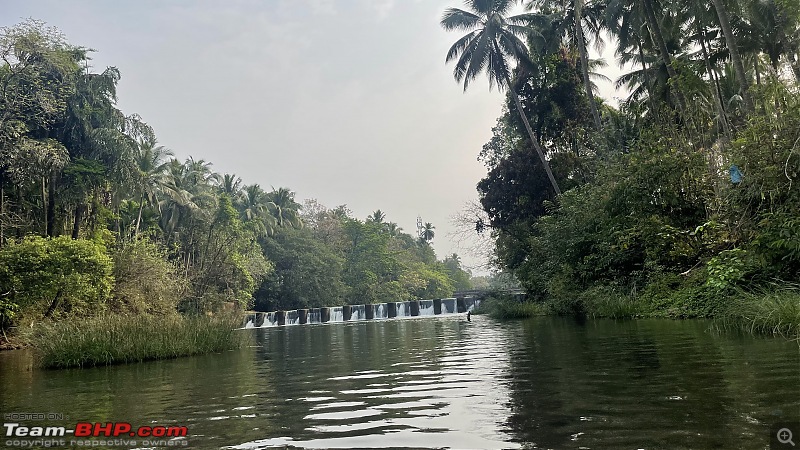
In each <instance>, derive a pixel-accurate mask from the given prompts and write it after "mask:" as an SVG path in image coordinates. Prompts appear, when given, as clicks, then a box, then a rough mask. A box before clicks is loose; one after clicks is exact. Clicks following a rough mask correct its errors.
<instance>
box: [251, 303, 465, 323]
mask: <svg viewBox="0 0 800 450" xmlns="http://www.w3.org/2000/svg"><path fill="white" fill-rule="evenodd" d="M480 303H481V298H479V297H459V298H436V299H429V300H412V301H408V302H388V303H372V304H366V305H344V306H332V307H322V308H311V309H294V310H288V311H271V312H256V313H250V314H247V315H246V316H245V317H244V323H243V325H242V327H243V328H265V327H275V326H291V325H306V324H308V325H314V324H322V323H330V322H354V321H363V320H386V319H406V318H411V317H434V316H444V315H453V314H459V313H465V312H467V311H472V310H473V309H475V308H477V307H478V305H480Z"/></svg>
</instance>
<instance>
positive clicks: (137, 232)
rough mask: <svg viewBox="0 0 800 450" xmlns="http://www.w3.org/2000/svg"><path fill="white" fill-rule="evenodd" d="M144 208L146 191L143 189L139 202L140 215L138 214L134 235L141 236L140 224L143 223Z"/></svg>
mask: <svg viewBox="0 0 800 450" xmlns="http://www.w3.org/2000/svg"><path fill="white" fill-rule="evenodd" d="M143 209H144V191H142V198H141V201H140V202H139V215H137V216H136V229H134V231H133V235H134V237H135V236H139V224H141V223H142V210H143Z"/></svg>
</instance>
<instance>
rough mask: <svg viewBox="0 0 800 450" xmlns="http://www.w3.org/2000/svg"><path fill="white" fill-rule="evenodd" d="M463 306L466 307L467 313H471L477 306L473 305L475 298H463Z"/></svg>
mask: <svg viewBox="0 0 800 450" xmlns="http://www.w3.org/2000/svg"><path fill="white" fill-rule="evenodd" d="M464 306H466V308H467V311H472V310H473V309H475V307H476V306H477V305H476V304H475V298H473V297H467V298H465V299H464Z"/></svg>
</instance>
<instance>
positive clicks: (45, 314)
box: [44, 289, 61, 317]
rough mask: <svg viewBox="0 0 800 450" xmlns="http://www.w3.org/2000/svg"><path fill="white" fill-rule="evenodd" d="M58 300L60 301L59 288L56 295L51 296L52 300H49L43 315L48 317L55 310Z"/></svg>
mask: <svg viewBox="0 0 800 450" xmlns="http://www.w3.org/2000/svg"><path fill="white" fill-rule="evenodd" d="M60 301H61V289H59V290H58V292H56V296H55V297H54V298H53V301H52V302H50V307H49V308H47V312H46V313H44V316H45V317H50V316H51V315H52V314H53V313H54V312H55V310H56V308H58V304H59V302H60Z"/></svg>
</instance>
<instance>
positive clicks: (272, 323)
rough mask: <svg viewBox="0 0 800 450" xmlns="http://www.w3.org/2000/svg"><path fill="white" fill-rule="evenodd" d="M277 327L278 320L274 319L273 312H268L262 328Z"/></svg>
mask: <svg viewBox="0 0 800 450" xmlns="http://www.w3.org/2000/svg"><path fill="white" fill-rule="evenodd" d="M276 325H278V318H277V317H275V312H268V313H267V317H265V318H264V324H263V325H261V326H262V327H274V326H276Z"/></svg>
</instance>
